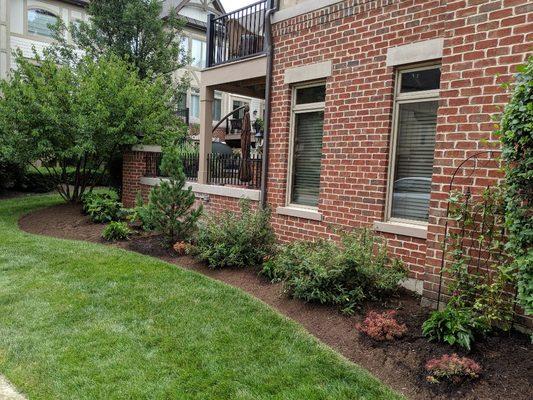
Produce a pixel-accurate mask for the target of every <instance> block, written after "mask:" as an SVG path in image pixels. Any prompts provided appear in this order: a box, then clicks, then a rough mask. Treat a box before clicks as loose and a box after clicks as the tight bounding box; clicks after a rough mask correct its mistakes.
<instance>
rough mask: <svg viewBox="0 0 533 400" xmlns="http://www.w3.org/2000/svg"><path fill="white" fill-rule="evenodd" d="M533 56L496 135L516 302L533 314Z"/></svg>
mask: <svg viewBox="0 0 533 400" xmlns="http://www.w3.org/2000/svg"><path fill="white" fill-rule="evenodd" d="M532 132H533V56H530V57H529V59H528V60H527V63H526V64H525V65H523V66H520V67H519V68H518V74H517V76H516V81H515V84H514V85H513V95H512V97H511V100H510V101H509V104H507V106H506V107H505V111H504V113H503V115H502V118H501V124H500V130H499V132H498V133H499V135H500V139H501V142H502V150H503V152H502V158H503V160H504V163H503V165H504V168H505V189H506V190H505V206H506V213H505V214H506V224H507V227H508V232H509V241H508V243H507V245H506V247H507V251H508V253H509V254H510V255H511V256H512V257H513V259H514V260H513V263H512V265H511V267H512V268H513V269H515V270H516V271H518V301H519V303H520V305H521V306H522V307H524V310H525V312H526V314H533V218H532V206H533V166H532V165H533V134H532Z"/></svg>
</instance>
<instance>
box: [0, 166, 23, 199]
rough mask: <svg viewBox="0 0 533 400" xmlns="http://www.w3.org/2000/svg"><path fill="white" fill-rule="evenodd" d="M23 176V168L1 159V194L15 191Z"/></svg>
mask: <svg viewBox="0 0 533 400" xmlns="http://www.w3.org/2000/svg"><path fill="white" fill-rule="evenodd" d="M22 175H23V168H21V167H20V166H19V165H17V164H15V163H11V162H7V161H2V160H1V159H0V192H2V191H3V190H7V189H15V188H16V186H17V182H18V181H19V179H20V177H21V176H22Z"/></svg>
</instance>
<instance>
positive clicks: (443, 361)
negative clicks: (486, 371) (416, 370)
mask: <svg viewBox="0 0 533 400" xmlns="http://www.w3.org/2000/svg"><path fill="white" fill-rule="evenodd" d="M426 371H427V372H428V373H429V375H427V376H426V380H427V381H428V382H430V383H439V382H441V381H443V380H444V381H449V382H452V383H454V384H459V383H461V382H463V381H464V380H466V379H475V378H478V377H479V374H480V372H481V366H480V365H479V364H478V363H477V362H475V361H474V360H472V359H471V358H468V357H459V356H458V355H457V354H455V353H454V354H451V355H450V354H445V355H443V356H442V357H440V358H433V359H431V360H429V361H428V362H427V363H426Z"/></svg>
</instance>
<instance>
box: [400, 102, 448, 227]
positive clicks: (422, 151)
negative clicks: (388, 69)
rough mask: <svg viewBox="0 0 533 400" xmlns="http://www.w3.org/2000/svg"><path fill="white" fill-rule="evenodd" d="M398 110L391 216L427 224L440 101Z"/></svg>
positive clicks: (408, 106)
mask: <svg viewBox="0 0 533 400" xmlns="http://www.w3.org/2000/svg"><path fill="white" fill-rule="evenodd" d="M398 107H399V108H398V127H397V135H398V137H397V145H396V159H395V167H394V181H393V190H392V210H391V217H393V218H402V219H410V220H416V221H427V219H428V210H429V198H430V192H431V175H432V172H433V153H434V150H435V130H436V125H437V108H438V102H437V101H425V102H415V103H403V104H399V105H398Z"/></svg>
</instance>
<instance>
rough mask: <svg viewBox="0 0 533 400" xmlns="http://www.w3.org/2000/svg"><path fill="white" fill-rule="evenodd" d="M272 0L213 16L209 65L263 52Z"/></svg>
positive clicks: (209, 22)
mask: <svg viewBox="0 0 533 400" xmlns="http://www.w3.org/2000/svg"><path fill="white" fill-rule="evenodd" d="M272 4H273V1H272V0H263V1H259V2H257V3H254V4H251V5H249V6H247V7H243V8H241V9H240V10H236V11H233V12H230V13H228V14H224V15H221V16H220V17H216V18H215V16H214V15H213V14H210V15H209V21H208V27H207V66H208V67H212V66H214V65H217V64H224V63H226V62H230V61H235V60H239V59H243V58H247V57H251V56H254V55H257V54H261V53H263V52H264V51H265V50H266V49H265V24H266V18H265V16H266V11H267V10H268V9H269V8H270V7H272Z"/></svg>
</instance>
